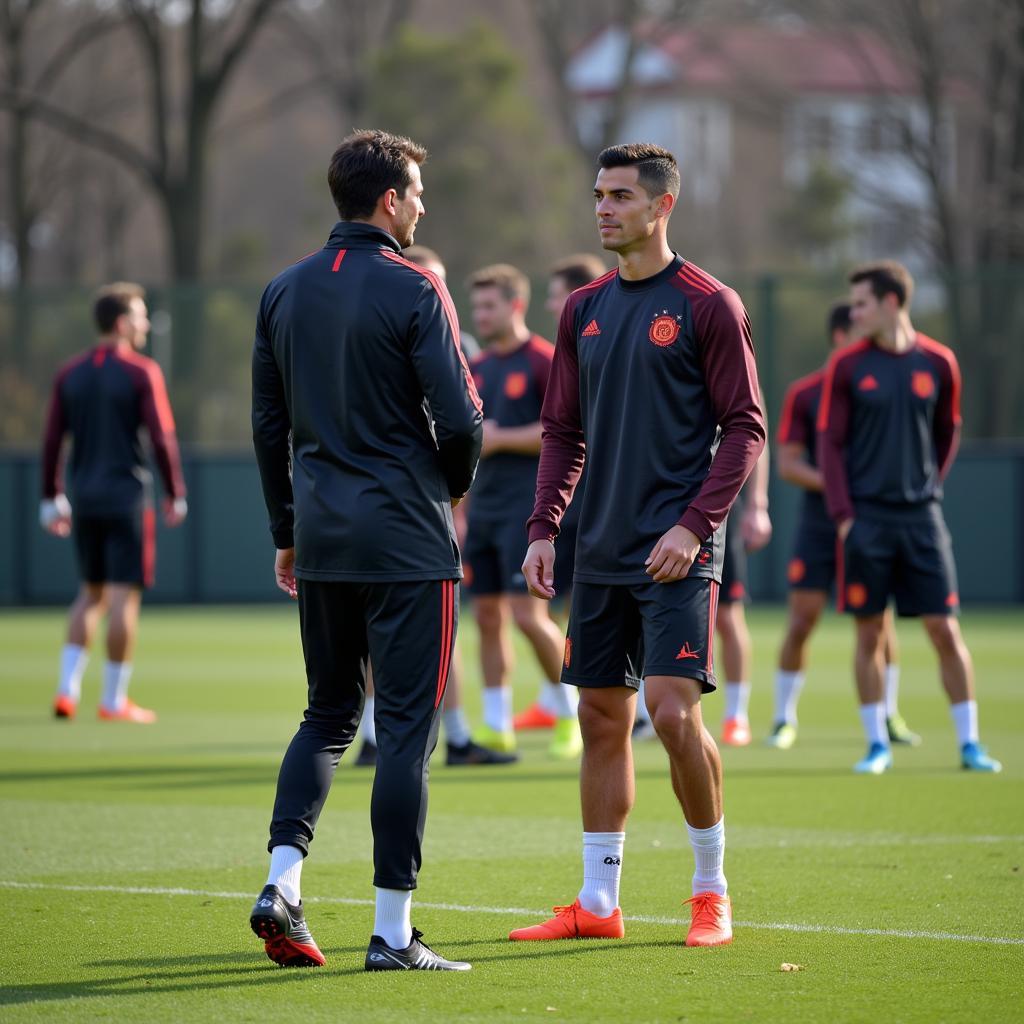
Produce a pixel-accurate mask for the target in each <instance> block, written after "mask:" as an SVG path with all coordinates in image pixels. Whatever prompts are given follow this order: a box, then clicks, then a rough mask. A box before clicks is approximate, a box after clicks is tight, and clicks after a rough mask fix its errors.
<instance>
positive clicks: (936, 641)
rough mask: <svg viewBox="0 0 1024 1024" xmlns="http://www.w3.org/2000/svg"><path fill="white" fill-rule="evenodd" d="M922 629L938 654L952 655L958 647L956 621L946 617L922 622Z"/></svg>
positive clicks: (958, 639) (958, 632)
mask: <svg viewBox="0 0 1024 1024" xmlns="http://www.w3.org/2000/svg"><path fill="white" fill-rule="evenodd" d="M924 628H925V630H926V631H927V633H928V636H929V638H930V639H931V642H932V644H933V645H934V646H935V649H936V650H937V651H938V652H939V653H940V654H952V653H953V652H954V651H956V650H957V648H958V647H959V645H960V630H959V629H958V628H957V623H956V620H955V619H953V618H949V617H946V616H943V617H940V618H928V619H925V620H924Z"/></svg>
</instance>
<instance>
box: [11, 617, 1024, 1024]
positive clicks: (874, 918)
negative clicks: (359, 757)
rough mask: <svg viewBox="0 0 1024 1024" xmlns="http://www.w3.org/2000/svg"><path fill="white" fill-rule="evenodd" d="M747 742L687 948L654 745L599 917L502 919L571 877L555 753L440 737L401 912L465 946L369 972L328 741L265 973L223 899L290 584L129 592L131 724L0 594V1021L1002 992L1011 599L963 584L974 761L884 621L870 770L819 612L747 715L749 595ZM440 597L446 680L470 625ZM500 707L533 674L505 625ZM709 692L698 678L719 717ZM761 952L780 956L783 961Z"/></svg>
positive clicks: (683, 887) (785, 1008)
mask: <svg viewBox="0 0 1024 1024" xmlns="http://www.w3.org/2000/svg"><path fill="white" fill-rule="evenodd" d="M750 618H751V623H752V627H753V632H754V640H755V676H754V698H753V705H752V719H753V722H754V728H755V734H756V741H755V744H754V745H753V746H751V747H749V748H747V749H743V750H731V749H726V750H724V751H723V760H724V762H725V771H726V823H727V842H728V845H727V856H726V869H727V872H728V875H729V880H730V886H731V889H730V892H731V895H732V897H733V903H734V912H735V916H736V921H737V926H736V940H735V943H734V944H733V945H732V946H731V947H728V948H724V949H719V950H687V949H685V948H684V947H683V946H682V938H683V935H684V928H685V922H686V919H687V917H688V915H687V913H686V908H684V907H682V906H681V905H680V901H681V900H682V899H684V898H686V897H687V896H688V895H689V877H690V874H691V872H692V870H693V865H692V857H691V854H690V851H689V847H688V844H687V842H686V837H685V831H684V829H683V826H682V823H681V820H680V814H679V811H678V808H677V807H676V805H675V802H674V800H673V798H672V795H671V790H670V787H669V782H668V778H667V762H666V758H665V755H664V753H663V752H662V751H661V749H660V747H659V746H658V744H657V743H645V744H642V745H638V748H637V751H636V760H637V776H638V797H637V805H636V809H635V811H634V813H633V816H632V819H631V822H630V827H629V831H628V833H627V839H626V850H625V856H624V874H623V887H622V906H623V912H624V914H625V915H626V916H627V934H626V939H625V940H624V941H620V942H614V941H594V942H577V943H551V944H548V943H541V944H512V943H509V942H508V941H507V940H506V939H505V936H506V934H507V932H508V930H509V928H511V927H515V926H518V925H522V924H524V923H532V922H533V921H535V920H540V918H541V917H542V916H543V915H544V914H545V913H546V912H547V911H548V908H550V907H551V906H552V904H554V903H566V902H570V901H571V900H572V899H573V898H574V895H575V893H576V891H577V888H578V885H579V880H580V823H579V811H578V800H577V783H576V777H577V768H576V765H575V764H559V763H554V762H550V761H548V760H546V758H545V745H546V737H545V736H543V735H538V734H536V733H534V734H527V736H526V737H525V739H524V740H523V742H522V747H523V760H522V762H521V763H520V764H519V765H517V766H515V767H513V768H468V769H467V768H458V769H448V768H445V767H444V765H443V763H442V762H443V759H441V758H438V759H437V763H436V764H435V768H434V773H433V777H432V785H431V809H430V817H429V820H428V824H427V836H426V851H425V867H424V871H423V873H422V876H421V879H420V888H419V890H418V891H417V894H416V902H415V904H414V918H413V920H414V922H415V923H416V925H417V926H418V927H419V928H421V929H422V930H423V931H424V932H425V933H426V938H427V941H428V942H430V943H431V944H432V945H434V946H435V947H436V948H438V949H439V950H440V951H441V952H443V953H445V954H447V955H449V956H455V957H460V958H465V959H468V960H471V961H472V963H473V965H474V970H473V971H472V972H471V973H470V974H468V975H445V974H408V975H401V976H397V975H394V974H365V973H364V972H363V970H362V960H363V954H364V951H365V946H366V940H367V938H368V936H369V933H370V929H371V926H372V922H373V912H372V889H371V869H370V830H369V822H368V797H369V786H370V773H369V772H367V771H366V770H359V769H355V768H353V767H351V766H350V765H349V764H347V763H345V761H343V762H342V765H341V766H340V768H339V770H338V775H337V777H336V781H335V784H334V789H333V791H332V795H331V799H330V801H329V802H328V805H327V808H326V810H325V812H324V815H323V818H322V819H321V824H320V829H319V832H318V835H317V839H316V842H315V844H314V847H313V851H312V854H311V856H310V858H309V861H308V863H307V865H306V869H305V871H304V876H303V890H304V894H305V897H306V901H307V918H308V920H309V922H310V926H311V928H312V930H313V933H314V935H315V936H316V938H317V940H318V942H319V943H320V946H321V948H322V949H323V951H324V953H325V955H326V956H327V958H328V964H327V966H326V967H325V968H322V969H319V970H291V971H289V970H282V969H280V968H276V967H275V966H274V965H272V964H271V963H270V962H269V961H268V960H267V959H266V958H265V957H264V955H263V950H262V946H261V944H260V943H259V942H258V941H257V940H256V939H255V938H254V936H253V935H252V934H251V933H250V931H249V929H248V924H247V917H248V912H249V908H250V906H251V903H252V899H253V897H254V896H255V894H256V893H257V892H258V891H259V889H260V887H261V886H262V884H263V881H264V878H265V871H266V863H267V858H266V854H265V849H264V847H265V842H266V829H267V822H268V816H269V813H270V809H271V802H272V798H273V791H274V783H275V779H276V773H277V767H278V764H279V761H280V757H281V754H282V752H283V751H284V748H285V745H286V743H287V742H288V739H289V738H290V736H291V734H292V732H293V731H294V729H295V726H296V724H297V722H298V720H299V716H300V714H301V711H302V708H303V698H304V684H303V679H302V674H301V660H300V654H299V648H298V640H297V623H296V617H295V615H294V609H293V608H253V609H241V610H240V609H230V610H218V609H200V610H195V609H188V610H185V609H183V610H166V609H159V608H149V609H147V610H146V611H145V614H144V617H143V623H142V631H141V639H140V644H139V649H138V652H137V656H136V659H135V661H136V672H135V682H134V683H133V688H132V695H133V697H135V698H136V699H137V700H138V701H139V702H140V703H142V704H145V705H146V706H151V707H155V708H156V709H157V710H158V711H159V713H160V720H159V722H158V723H157V724H156V725H155V726H152V727H140V726H131V725H124V724H120V723H99V722H97V721H96V720H95V717H94V715H95V712H94V708H95V704H96V700H97V693H98V688H99V676H100V663H101V661H102V657H101V655H100V654H99V653H94V656H93V662H92V664H91V665H90V668H89V671H88V673H87V675H86V681H85V688H84V699H83V706H82V709H81V711H80V717H79V719H78V720H76V721H74V722H58V721H55V720H53V719H51V718H50V716H49V704H50V700H51V697H52V689H53V683H54V673H55V669H56V663H57V656H58V650H59V645H60V643H61V637H62V630H63V616H62V614H61V613H59V612H38V613H37V612H31V613H30V612H7V613H5V614H4V615H3V617H2V619H0V650H2V651H3V658H2V669H0V673H2V680H3V681H2V685H0V822H2V825H0V900H2V904H3V907H4V910H5V915H4V919H5V922H6V930H5V936H4V941H3V944H2V947H0V1020H3V1021H5V1022H14V1021H28V1020H32V1021H40V1020H41V1021H94V1020H110V1021H147V1022H148V1021H154V1022H157V1021H174V1022H176V1024H180V1022H182V1021H204V1022H205V1021H213V1020H219V1021H224V1022H234V1021H254V1022H255V1021H259V1022H261V1024H262V1022H264V1021H267V1020H284V1021H295V1022H297V1024H307V1022H315V1021H331V1022H335V1021H339V1020H365V1021H401V1022H403V1024H405V1022H409V1021H448V1020H462V1021H467V1022H469V1021H485V1022H488V1024H495V1022H499V1021H512V1020H515V1021H530V1020H544V1021H559V1020H579V1021H673V1022H675V1021H700V1022H710V1021H734V1020H756V1021H773V1020H783V1019H784V1020H786V1021H833V1022H838V1021H872V1022H874V1021H877V1020H882V1021H885V1022H887V1024H888V1022H900V1021H922V1022H934V1021H968V1020H970V1021H992V1022H1003V1021H1012V1020H1022V1019H1024V982H1022V977H1024V785H1022V780H1024V743H1022V741H1024V690H1022V688H1021V684H1020V666H1021V654H1022V652H1024V644H1022V641H1021V617H1020V615H1019V614H1016V613H1015V614H1010V613H996V612H974V611H969V612H968V614H967V616H966V618H965V626H964V628H965V633H966V636H967V640H968V643H969V644H970V645H971V647H972V650H973V652H974V656H975V660H976V664H977V670H978V681H979V696H980V707H981V723H982V734H983V740H984V741H985V742H986V743H987V744H988V746H989V747H990V749H991V750H992V751H993V753H994V754H995V755H996V756H998V757H1000V758H1001V759H1002V760H1003V762H1004V765H1005V771H1004V772H1003V774H1002V775H1000V776H997V777H979V776H968V775H966V774H964V773H963V772H961V771H960V770H959V769H958V762H957V756H956V749H955V743H954V737H953V731H952V725H951V723H950V721H949V715H948V712H947V709H946V703H945V699H944V698H943V697H942V695H941V693H940V689H939V685H938V682H937V679H936V673H935V667H934V661H933V658H932V656H931V654H930V652H929V651H928V649H927V648H926V646H925V641H924V638H923V636H922V634H921V630H920V627H918V626H917V625H916V624H914V623H901V624H900V626H899V634H900V640H901V642H902V647H903V684H902V700H901V703H902V709H903V711H904V714H905V715H906V717H907V719H908V721H909V722H910V724H911V726H912V727H914V728H915V729H917V730H919V731H920V732H921V733H922V734H923V736H924V739H925V743H924V745H923V746H922V747H920V748H918V749H915V750H903V749H898V750H897V751H896V767H895V769H894V770H893V771H892V772H891V773H890V774H888V775H886V776H883V777H880V778H861V777H855V776H853V775H852V774H851V772H850V767H851V765H852V764H853V762H854V761H855V760H856V759H857V758H858V757H859V756H860V755H861V754H862V753H863V742H862V739H861V734H860V727H859V722H858V718H857V715H856V709H855V702H854V697H853V689H852V684H851V682H850V674H849V659H850V624H849V623H848V622H845V621H841V620H839V619H836V618H834V617H833V618H831V619H829V620H828V621H826V623H825V624H824V625H823V628H822V629H821V630H820V632H819V634H818V635H817V636H816V637H815V639H814V641H813V648H812V665H811V671H810V673H809V676H808V683H807V687H806V689H805V692H804V697H803V700H802V703H801V708H800V712H801V732H800V739H799V741H798V744H797V746H796V747H795V748H794V749H793V750H791V751H789V752H779V751H774V750H769V749H766V748H764V747H763V746H761V745H760V744H759V741H760V739H761V737H762V736H763V735H764V733H765V732H766V731H767V729H768V726H769V720H770V718H771V682H772V666H773V661H774V657H775V651H776V648H777V644H778V639H779V636H780V629H781V625H782V618H781V614H780V613H779V612H778V611H775V610H771V609H755V610H753V611H752V612H751V614H750ZM469 619H470V616H469V615H464V618H463V629H462V632H461V634H460V647H461V649H462V653H463V660H464V664H465V666H466V668H467V671H466V673H465V675H466V677H467V686H466V690H467V705H468V707H469V710H470V712H471V715H472V717H473V718H474V720H477V719H478V715H477V710H478V707H479V699H478V689H477V686H476V680H477V678H478V675H477V672H476V671H475V664H476V651H475V644H476V638H475V635H474V631H473V629H472V626H471V624H470V622H469ZM518 653H519V660H518V667H517V670H516V684H517V706H523V705H525V704H526V703H528V702H529V700H530V699H532V697H533V695H534V693H535V690H536V679H537V675H538V674H537V671H536V668H535V665H534V663H533V661H532V659H531V658H529V657H527V656H526V653H525V651H524V649H523V648H522V646H521V645H520V646H519V647H518ZM720 715H721V698H720V697H719V696H712V697H709V698H707V699H706V700H705V716H706V718H707V720H708V721H709V723H714V724H716V725H717V722H718V719H719V718H720ZM783 963H790V964H797V965H800V967H801V968H802V969H801V970H799V971H792V972H783V971H782V970H781V969H780V968H781V965H782V964H783Z"/></svg>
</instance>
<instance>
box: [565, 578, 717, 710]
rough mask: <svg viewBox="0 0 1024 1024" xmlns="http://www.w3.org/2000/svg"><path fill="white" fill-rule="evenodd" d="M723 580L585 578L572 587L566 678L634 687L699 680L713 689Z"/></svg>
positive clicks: (705, 687) (573, 682) (582, 683)
mask: <svg viewBox="0 0 1024 1024" xmlns="http://www.w3.org/2000/svg"><path fill="white" fill-rule="evenodd" d="M717 604H718V584H717V583H716V582H715V581H714V580H709V579H705V578H702V577H688V578H686V579H682V580H679V581H678V582H676V583H621V584H617V583H586V582H583V581H582V580H576V582H575V583H574V584H573V588H572V603H571V605H570V611H569V628H568V632H567V635H566V639H565V659H564V663H563V664H564V667H563V669H562V682H563V683H570V684H571V685H573V686H622V685H623V684H624V683H625V684H626V685H629V686H635V685H636V684H637V680H638V678H643V677H646V676H685V677H686V678H688V679H696V680H698V681H699V682H700V684H701V690H702V692H704V693H710V692H711V691H712V690H714V689H715V685H716V684H715V675H714V664H713V639H714V632H715V609H716V606H717Z"/></svg>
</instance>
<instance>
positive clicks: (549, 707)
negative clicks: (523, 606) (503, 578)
mask: <svg viewBox="0 0 1024 1024" xmlns="http://www.w3.org/2000/svg"><path fill="white" fill-rule="evenodd" d="M606 271H607V267H605V265H604V262H603V261H602V260H601V259H600V257H598V256H594V255H592V254H590V253H578V254H577V255H574V256H566V257H565V259H562V260H559V261H558V262H557V263H556V264H555V265H554V266H553V267H552V268H551V269H550V270H549V271H548V294H547V299H546V300H545V302H544V308H545V309H546V310H547V311H548V312H549V313H550V314H551V315H552V317H554V320H555V323H556V324H557V323H558V321H559V319H560V318H561V316H562V310H563V309H564V308H565V304H566V302H567V301H568V299H569V296H570V295H571V294H572V293H573V292H574V291H576V289H577V288H582V287H583V286H584V285H586V284H590V282H591V281H594V280H596V279H597V278H599V277H600V276H601V275H602V274H604V273H605V272H606ZM584 486H585V474H584V476H583V477H581V478H580V482H579V484H578V485H577V488H576V490H577V500H576V501H574V502H573V503H572V504H570V505H569V507H568V508H567V509H566V510H565V515H564V516H563V517H562V523H561V530H560V531H559V534H558V545H557V547H558V558H557V560H556V561H555V565H556V567H557V570H558V572H557V575H556V577H555V593H556V594H557V595H558V601H559V605H558V607H559V609H560V610H561V609H565V610H566V612H567V611H568V600H569V596H570V594H571V593H572V574H573V570H574V568H575V565H576V529H577V527H578V526H579V521H580V502H579V498H580V497H582V495H583V488H584ZM562 614H563V615H564V614H565V612H563V613H562ZM559 619H560V620H561V615H560V616H559ZM562 689H564V684H562V683H552V682H546V683H545V684H544V685H543V686H542V687H541V691H540V695H539V696H538V698H537V700H535V701H534V702H533V703H532V704H531V705H530V706H529V707H527V708H525V709H524V710H522V711H520V712H519V714H518V715H516V716H515V718H514V719H513V720H512V726H513V728H514V729H515V730H516V732H519V731H521V730H526V729H553V728H554V727H555V724H556V723H557V722H558V709H559V707H560V705H561V703H562V694H561V692H560V691H561V690H562ZM651 731H652V732H653V728H652V730H651Z"/></svg>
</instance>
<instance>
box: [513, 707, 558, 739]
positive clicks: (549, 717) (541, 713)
mask: <svg viewBox="0 0 1024 1024" xmlns="http://www.w3.org/2000/svg"><path fill="white" fill-rule="evenodd" d="M557 721H558V719H557V718H556V717H555V716H554V715H553V714H551V712H550V711H548V710H547V709H546V708H543V707H541V706H540V704H538V703H537V702H536V701H534V702H533V703H532V704H531V705H530V706H529V707H528V708H527V709H526V710H525V711H520V712H519V714H518V715H516V717H515V718H513V719H512V728H513V729H515V730H516V732H524V731H525V730H527V729H554V727H555V723H556V722H557Z"/></svg>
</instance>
